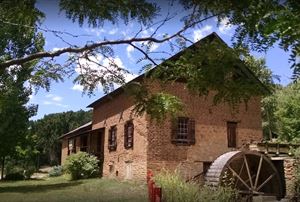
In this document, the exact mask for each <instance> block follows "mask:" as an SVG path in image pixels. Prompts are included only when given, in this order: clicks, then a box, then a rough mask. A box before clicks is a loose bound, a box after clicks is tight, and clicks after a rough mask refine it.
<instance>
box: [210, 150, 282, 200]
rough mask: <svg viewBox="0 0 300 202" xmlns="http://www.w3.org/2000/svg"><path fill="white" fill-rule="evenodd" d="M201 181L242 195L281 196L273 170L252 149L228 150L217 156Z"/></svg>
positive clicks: (259, 154) (280, 189)
mask: <svg viewBox="0 0 300 202" xmlns="http://www.w3.org/2000/svg"><path fill="white" fill-rule="evenodd" d="M205 184H206V185H210V186H218V185H225V186H226V185H227V186H231V187H233V188H236V189H237V190H238V191H239V193H240V194H242V195H250V196H253V195H267V196H276V197H278V198H281V197H282V193H283V188H282V185H281V181H280V176H279V174H278V171H277V169H276V168H275V166H274V165H273V163H272V162H271V160H270V159H269V158H268V157H266V156H265V155H263V154H261V153H258V152H253V151H251V152H250V151H247V152H244V151H231V152H227V153H225V154H223V155H221V156H219V157H218V158H217V159H216V160H215V161H214V162H213V163H212V165H211V166H210V168H209V169H208V171H207V173H206V176H205Z"/></svg>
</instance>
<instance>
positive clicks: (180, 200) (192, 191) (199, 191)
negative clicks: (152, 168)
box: [154, 171, 237, 202]
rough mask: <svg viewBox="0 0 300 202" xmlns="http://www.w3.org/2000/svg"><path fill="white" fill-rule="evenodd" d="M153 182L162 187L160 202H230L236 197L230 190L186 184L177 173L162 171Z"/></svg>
mask: <svg viewBox="0 0 300 202" xmlns="http://www.w3.org/2000/svg"><path fill="white" fill-rule="evenodd" d="M154 180H155V184H156V185H158V186H160V187H162V200H163V201H167V202H187V201H195V202H197V201H199V202H200V201H201V202H202V201H207V202H210V201H222V202H231V201H235V199H236V196H237V195H236V191H235V190H233V189H231V188H227V187H208V186H200V185H199V184H196V183H194V182H186V181H185V180H184V179H183V178H182V177H181V176H180V174H179V173H178V172H177V171H175V172H169V171H162V172H161V173H159V174H158V175H156V176H155V177H154Z"/></svg>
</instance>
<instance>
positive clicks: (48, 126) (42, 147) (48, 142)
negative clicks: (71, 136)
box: [30, 110, 92, 164]
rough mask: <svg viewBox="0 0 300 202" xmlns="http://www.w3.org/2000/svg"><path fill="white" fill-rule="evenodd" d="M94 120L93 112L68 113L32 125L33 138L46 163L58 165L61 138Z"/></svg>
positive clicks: (50, 115) (40, 120) (46, 117)
mask: <svg viewBox="0 0 300 202" xmlns="http://www.w3.org/2000/svg"><path fill="white" fill-rule="evenodd" d="M91 119H92V113H91V111H87V112H85V111H83V110H80V111H77V112H73V111H68V112H62V113H56V114H49V115H46V116H44V117H43V118H42V119H39V120H37V121H33V122H32V123H31V130H30V133H31V136H35V137H36V142H37V149H38V150H39V151H40V154H41V156H46V158H47V159H48V160H46V162H44V163H48V164H58V163H59V157H60V156H59V155H60V152H61V147H60V141H59V139H58V138H59V137H60V136H61V135H63V134H65V133H67V132H69V131H71V130H73V129H75V128H77V127H79V126H81V125H83V124H85V123H87V122H89V121H91Z"/></svg>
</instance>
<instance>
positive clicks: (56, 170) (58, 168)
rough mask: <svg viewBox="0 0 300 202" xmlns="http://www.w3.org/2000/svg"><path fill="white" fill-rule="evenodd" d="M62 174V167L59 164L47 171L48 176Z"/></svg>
mask: <svg viewBox="0 0 300 202" xmlns="http://www.w3.org/2000/svg"><path fill="white" fill-rule="evenodd" d="M62 174H63V169H62V167H61V166H54V167H53V168H52V170H50V171H49V177H57V176H61V175H62Z"/></svg>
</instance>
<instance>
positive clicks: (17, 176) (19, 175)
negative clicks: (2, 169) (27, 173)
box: [5, 173, 25, 181]
mask: <svg viewBox="0 0 300 202" xmlns="http://www.w3.org/2000/svg"><path fill="white" fill-rule="evenodd" d="M24 179H25V178H24V175H23V174H22V173H9V174H7V175H6V176H5V180H14V181H15V180H24Z"/></svg>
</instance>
